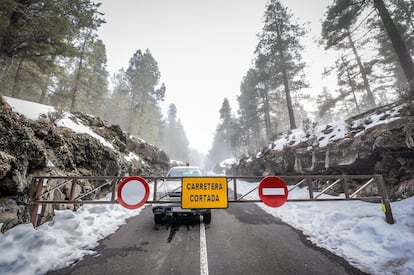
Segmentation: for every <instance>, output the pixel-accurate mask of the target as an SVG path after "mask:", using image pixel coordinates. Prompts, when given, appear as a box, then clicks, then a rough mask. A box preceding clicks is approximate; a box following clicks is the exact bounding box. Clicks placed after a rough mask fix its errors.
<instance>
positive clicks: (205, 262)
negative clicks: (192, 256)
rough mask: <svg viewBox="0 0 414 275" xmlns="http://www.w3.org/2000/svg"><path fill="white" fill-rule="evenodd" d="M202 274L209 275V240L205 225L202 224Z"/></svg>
mask: <svg viewBox="0 0 414 275" xmlns="http://www.w3.org/2000/svg"><path fill="white" fill-rule="evenodd" d="M200 274H201V275H208V259H207V240H206V227H205V223H204V222H201V223H200Z"/></svg>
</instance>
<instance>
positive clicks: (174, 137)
mask: <svg viewBox="0 0 414 275" xmlns="http://www.w3.org/2000/svg"><path fill="white" fill-rule="evenodd" d="M164 144H165V150H166V152H167V153H168V155H169V156H170V158H171V159H175V160H181V161H188V160H189V148H188V145H189V141H188V139H187V136H186V134H185V131H184V127H183V125H182V123H181V121H180V119H178V117H177V107H176V106H175V104H170V106H169V108H168V117H167V126H166V134H165V142H164Z"/></svg>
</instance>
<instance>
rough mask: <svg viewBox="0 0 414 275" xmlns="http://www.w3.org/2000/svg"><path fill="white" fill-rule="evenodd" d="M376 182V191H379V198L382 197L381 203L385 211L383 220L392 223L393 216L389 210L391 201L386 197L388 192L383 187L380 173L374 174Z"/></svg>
mask: <svg viewBox="0 0 414 275" xmlns="http://www.w3.org/2000/svg"><path fill="white" fill-rule="evenodd" d="M375 178H376V182H377V186H378V191H379V192H380V195H381V198H382V204H383V205H384V212H385V220H386V221H387V223H389V224H394V217H393V215H392V210H391V203H390V199H389V198H388V192H387V189H386V188H385V183H384V178H383V177H382V175H376V176H375Z"/></svg>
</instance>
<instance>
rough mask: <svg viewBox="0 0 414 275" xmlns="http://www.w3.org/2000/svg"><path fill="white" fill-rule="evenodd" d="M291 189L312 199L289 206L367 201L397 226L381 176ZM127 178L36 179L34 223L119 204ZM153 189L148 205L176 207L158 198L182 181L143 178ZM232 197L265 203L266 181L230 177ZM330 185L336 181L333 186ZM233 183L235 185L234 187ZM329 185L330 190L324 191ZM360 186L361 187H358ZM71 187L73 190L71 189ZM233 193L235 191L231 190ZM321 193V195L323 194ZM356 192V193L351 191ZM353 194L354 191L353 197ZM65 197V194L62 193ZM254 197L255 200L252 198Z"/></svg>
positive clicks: (316, 180)
mask: <svg viewBox="0 0 414 275" xmlns="http://www.w3.org/2000/svg"><path fill="white" fill-rule="evenodd" d="M279 177H280V178H282V179H283V180H284V181H285V182H287V184H288V187H289V189H288V190H289V193H292V191H293V190H294V189H296V188H300V187H301V186H307V188H308V192H309V197H308V198H296V199H295V198H288V200H287V202H322V201H342V200H348V201H349V200H363V201H370V202H381V203H382V204H383V208H384V209H385V217H386V221H387V222H388V223H390V224H392V223H394V218H393V216H392V211H391V205H390V200H389V198H388V194H387V192H386V188H385V184H384V180H383V177H382V176H381V175H332V176H330V175H329V176H328V175H298V176H279ZM125 178H126V177H91V176H87V177H81V176H76V177H70V176H68V177H64V176H50V177H47V176H44V177H35V178H33V180H32V182H31V185H30V189H29V195H28V201H27V203H28V204H29V207H30V211H31V220H32V223H33V225H34V226H37V225H38V223H39V221H40V219H39V218H42V216H43V214H44V212H45V206H46V205H50V204H52V205H56V204H72V205H75V206H79V205H83V204H117V203H118V200H117V197H116V190H117V187H118V185H119V184H120V182H121V181H122V180H123V179H125ZM143 178H144V179H145V180H146V181H147V182H148V183H149V185H150V187H151V190H152V192H153V196H152V200H148V201H147V202H146V203H147V204H152V203H157V204H165V203H173V202H175V203H176V201H169V200H165V197H167V194H163V195H160V196H158V195H157V194H159V193H160V192H159V190H158V189H159V187H160V185H161V184H163V183H165V182H167V181H168V180H176V181H177V180H181V179H182V178H181V177H143ZM226 179H227V187H228V193H230V194H231V191H232V193H233V198H228V202H229V203H257V202H261V200H260V199H259V198H258V197H257V194H252V193H253V192H255V191H256V190H257V189H258V185H259V182H260V181H261V180H262V179H263V177H226ZM98 181H105V182H104V183H103V184H99V185H98V184H96V183H97V182H98ZM330 181H333V182H332V183H330ZM85 182H89V183H90V184H92V185H94V184H95V185H97V186H96V187H95V188H93V189H92V190H87V191H85V192H82V188H84V186H85ZM231 182H233V184H231ZM341 182H342V189H343V190H342V191H343V192H341V194H344V197H340V196H338V194H336V193H335V192H334V193H335V194H336V195H331V196H324V197H321V196H322V195H324V194H326V193H327V192H328V191H330V190H332V188H333V187H334V186H338V184H339V183H341ZM350 182H352V184H353V188H351V187H350ZM248 183H250V184H251V185H252V186H251V187H250V188H247V189H248V190H246V188H245V191H244V193H240V190H241V189H242V187H243V186H242V185H244V184H248ZM326 184H328V186H326V187H324V186H325V185H326ZM372 184H375V186H376V187H377V192H376V193H375V194H365V195H363V196H358V194H360V193H361V192H362V191H363V190H364V189H366V188H367V187H368V186H369V185H372ZM355 185H357V186H355ZM68 187H69V188H68ZM63 188H66V189H67V190H69V193H70V194H69V196H67V194H66V197H65V199H55V198H54V197H53V196H52V194H53V192H54V191H56V190H60V191H62V189H63ZM103 188H107V189H108V190H105V191H106V193H107V194H110V199H107V200H102V199H100V198H99V197H98V194H100V193H101V191H102V189H103ZM180 188H181V186H180V187H177V188H175V190H173V191H172V192H176V191H178V190H179V189H180ZM231 189H233V190H231ZM320 189H321V191H318V190H320ZM351 189H353V190H351ZM76 190H78V191H79V190H81V191H80V193H79V192H78V193H79V194H76V193H77V191H76ZM350 191H353V193H351V192H350ZM62 194H63V192H62ZM249 195H251V196H249Z"/></svg>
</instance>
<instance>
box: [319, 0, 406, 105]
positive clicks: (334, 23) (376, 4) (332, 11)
mask: <svg viewBox="0 0 414 275" xmlns="http://www.w3.org/2000/svg"><path fill="white" fill-rule="evenodd" d="M373 8H375V10H376V11H377V12H378V14H379V18H380V19H381V22H382V24H383V26H384V29H385V31H386V33H387V35H388V37H389V40H390V41H391V43H392V46H393V49H394V51H395V53H396V56H397V57H398V61H399V63H400V64H401V68H402V70H403V72H404V75H405V77H406V80H407V83H408V95H409V96H410V97H411V98H412V97H414V63H413V61H412V57H411V55H410V53H409V50H408V48H407V46H406V41H404V38H403V37H402V36H401V34H400V32H399V31H398V28H397V27H396V24H395V23H394V21H393V19H392V18H391V16H390V13H389V11H388V9H387V7H386V6H385V4H384V1H383V0H373V1H367V0H335V1H334V3H333V4H332V5H330V6H329V7H328V11H327V13H326V18H325V20H324V22H323V26H322V28H323V31H322V35H323V37H324V39H325V40H326V46H327V47H328V48H329V47H333V46H335V47H341V43H343V42H344V40H345V39H348V38H349V35H350V34H351V32H350V29H351V28H352V27H354V26H355V23H356V22H357V19H358V18H359V17H360V16H361V15H362V13H363V12H364V11H366V10H367V9H373ZM349 42H351V41H349ZM351 47H352V45H351ZM362 71H363V69H361V72H362ZM367 93H368V91H367ZM368 98H369V99H370V100H372V97H371V95H370V94H368Z"/></svg>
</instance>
